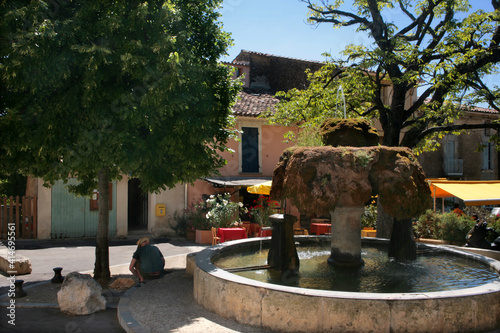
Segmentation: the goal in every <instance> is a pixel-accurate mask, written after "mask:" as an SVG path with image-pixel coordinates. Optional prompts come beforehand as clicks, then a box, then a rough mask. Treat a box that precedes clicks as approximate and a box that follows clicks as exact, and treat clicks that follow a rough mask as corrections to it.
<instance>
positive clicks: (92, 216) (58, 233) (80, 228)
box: [51, 179, 116, 238]
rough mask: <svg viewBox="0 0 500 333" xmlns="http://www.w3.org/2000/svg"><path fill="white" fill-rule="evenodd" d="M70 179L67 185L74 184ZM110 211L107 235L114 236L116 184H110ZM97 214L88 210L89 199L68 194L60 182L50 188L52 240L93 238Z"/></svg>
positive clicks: (73, 180)
mask: <svg viewBox="0 0 500 333" xmlns="http://www.w3.org/2000/svg"><path fill="white" fill-rule="evenodd" d="M76 183H77V180H76V179H71V180H70V181H69V182H68V184H76ZM111 189H112V209H111V210H110V211H109V235H110V236H114V235H116V182H113V184H112V187H111ZM97 222H98V212H97V211H95V210H90V198H88V197H79V196H75V195H74V194H72V193H70V192H69V191H68V189H67V188H66V185H65V184H63V182H62V181H58V182H56V183H55V184H54V186H52V231H51V237H52V238H68V237H70V238H75V237H95V236H96V235H97Z"/></svg>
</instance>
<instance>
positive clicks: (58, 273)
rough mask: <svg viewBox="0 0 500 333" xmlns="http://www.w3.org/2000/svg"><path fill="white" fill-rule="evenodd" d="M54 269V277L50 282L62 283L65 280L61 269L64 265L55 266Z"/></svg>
mask: <svg viewBox="0 0 500 333" xmlns="http://www.w3.org/2000/svg"><path fill="white" fill-rule="evenodd" d="M52 270H53V271H54V277H53V278H52V279H51V280H50V282H52V283H62V282H63V281H64V278H63V276H62V274H61V271H62V270H63V269H62V267H54V268H53V269H52Z"/></svg>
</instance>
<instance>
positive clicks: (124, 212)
mask: <svg viewBox="0 0 500 333" xmlns="http://www.w3.org/2000/svg"><path fill="white" fill-rule="evenodd" d="M127 205H128V177H126V176H124V177H123V178H122V180H121V181H118V182H116V236H117V237H124V236H127V233H128V209H127Z"/></svg>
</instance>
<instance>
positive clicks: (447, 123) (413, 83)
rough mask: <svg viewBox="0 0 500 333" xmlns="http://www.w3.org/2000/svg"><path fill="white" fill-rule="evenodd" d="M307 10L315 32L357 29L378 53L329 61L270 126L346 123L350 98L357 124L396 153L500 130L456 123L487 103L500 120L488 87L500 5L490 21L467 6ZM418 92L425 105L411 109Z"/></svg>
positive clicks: (361, 5)
mask: <svg viewBox="0 0 500 333" xmlns="http://www.w3.org/2000/svg"><path fill="white" fill-rule="evenodd" d="M301 1H302V2H304V3H306V4H307V6H308V8H309V10H310V17H309V22H311V23H314V24H324V23H328V24H332V25H333V26H334V27H336V28H340V29H342V28H346V27H351V26H353V27H356V28H357V31H358V32H360V33H365V34H367V36H368V38H370V40H371V42H372V43H370V44H369V45H368V43H366V44H364V45H354V44H351V45H349V46H347V47H346V48H345V50H344V51H343V53H342V56H343V57H340V58H339V59H334V58H333V57H331V56H330V58H329V61H327V63H326V64H325V66H323V68H322V69H320V70H319V71H317V72H315V73H309V74H308V75H309V81H310V85H309V87H308V89H305V90H297V89H294V90H291V91H288V92H281V93H280V96H281V97H283V101H282V102H281V103H279V104H278V106H277V108H276V112H275V113H274V114H268V116H269V117H270V119H271V121H273V122H275V123H279V124H284V125H289V124H291V123H292V122H294V123H297V122H299V123H300V124H301V126H302V127H305V128H307V127H310V126H312V127H315V126H317V125H318V124H319V123H321V122H322V121H323V120H324V119H325V118H328V117H332V116H341V115H343V107H344V102H343V101H342V97H345V105H346V111H347V116H348V117H366V118H368V119H378V120H379V121H380V124H381V127H382V129H383V132H384V138H383V144H384V145H387V146H405V147H410V148H423V147H424V146H425V145H426V144H428V143H429V142H432V140H433V139H436V138H437V137H438V135H439V134H440V133H441V134H442V133H443V132H446V131H457V130H461V129H472V128H478V127H481V128H484V127H490V128H496V129H498V128H499V125H498V124H495V123H493V124H485V125H471V124H462V125H457V124H454V120H456V119H457V118H458V117H459V116H460V114H461V113H462V112H463V111H464V110H466V109H467V108H468V107H471V106H472V105H475V104H476V103H479V102H484V103H488V104H489V106H490V107H491V108H493V109H495V110H497V111H500V90H499V87H498V85H491V84H490V85H488V84H487V83H486V80H485V77H486V76H487V75H490V74H495V73H498V69H499V62H500V47H499V42H500V1H498V0H492V1H491V11H483V10H477V11H475V12H470V9H471V6H470V4H469V3H468V1H466V0H422V1H408V0H399V1H389V0H352V1H349V5H348V4H343V3H344V1H331V3H330V2H329V1H327V0H322V1H310V0H301ZM391 13H392V14H394V13H396V14H394V15H391ZM393 17H398V22H394V21H393V20H392V18H393ZM417 88H418V94H419V96H418V97H416V98H415V100H414V102H409V101H408V100H409V99H413V97H414V96H415V95H416V94H417Z"/></svg>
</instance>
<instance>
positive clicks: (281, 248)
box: [194, 120, 500, 332]
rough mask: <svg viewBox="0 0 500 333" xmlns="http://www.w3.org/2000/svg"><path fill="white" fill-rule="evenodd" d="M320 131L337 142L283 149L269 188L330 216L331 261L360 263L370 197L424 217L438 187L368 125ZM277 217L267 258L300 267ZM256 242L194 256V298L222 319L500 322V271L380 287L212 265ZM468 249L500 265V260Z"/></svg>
mask: <svg viewBox="0 0 500 333" xmlns="http://www.w3.org/2000/svg"><path fill="white" fill-rule="evenodd" d="M322 132H323V138H324V140H325V143H326V144H330V145H331V146H325V147H307V148H306V147H304V148H294V149H289V150H286V151H285V152H284V153H283V155H282V157H281V159H280V162H279V164H278V166H277V168H276V170H275V172H274V176H273V187H272V190H271V195H272V197H273V198H274V199H283V198H289V199H291V200H292V202H293V204H294V205H295V206H297V207H298V209H299V210H300V211H301V213H303V214H316V215H326V214H330V216H331V219H332V236H331V256H330V258H329V259H328V261H329V262H330V263H331V264H333V265H335V266H337V265H338V266H354V267H359V266H361V265H362V264H363V259H362V256H361V237H360V234H361V215H362V213H363V207H364V204H365V203H366V202H368V201H369V200H370V198H371V196H372V195H375V194H378V195H379V199H380V202H381V205H382V206H383V208H384V210H385V211H386V212H387V213H389V214H390V215H392V216H394V217H395V218H397V219H403V218H408V217H415V216H418V215H419V214H421V213H422V212H424V211H425V209H427V207H429V205H430V202H431V197H430V190H429V187H428V185H427V182H426V181H425V176H424V174H423V172H422V169H421V167H420V165H419V164H418V162H417V160H416V158H415V157H414V156H413V154H412V153H411V151H410V150H408V149H405V148H397V147H381V146H376V145H375V143H376V142H377V141H378V136H377V135H376V133H374V131H373V129H372V128H371V127H370V126H368V125H367V123H365V122H359V121H357V120H356V121H349V120H330V121H327V122H325V123H324V124H323V126H322ZM333 132H336V133H337V134H336V135H333V134H331V133H333ZM346 143H350V144H351V145H350V146H347V145H346ZM354 145H356V146H358V147H353V146H354ZM333 146H336V147H333ZM359 146H370V147H359ZM311 198H313V199H311ZM275 220H276V221H275V222H274V224H275V225H279V228H278V230H279V232H275V231H278V230H275V231H273V238H274V239H271V240H267V243H271V244H270V245H269V246H270V250H269V257H268V260H269V264H270V265H271V266H273V267H275V268H276V269H278V270H281V271H282V272H287V273H289V272H292V273H293V272H296V271H297V270H298V268H299V263H298V262H297V259H296V258H297V257H296V251H295V248H294V246H295V245H294V244H295V242H294V241H290V239H291V238H290V228H291V226H292V225H293V219H290V217H288V216H284V217H283V218H281V221H279V220H280V218H275ZM275 234H276V236H275ZM303 237H304V236H303ZM305 237H308V236H305ZM309 237H311V236H309ZM300 239H301V237H296V238H295V240H296V241H300ZM252 242H256V241H255V240H252V239H247V240H242V241H237V242H233V243H231V244H222V245H220V246H217V247H212V248H209V249H207V250H204V251H203V252H202V253H200V254H199V255H198V256H197V257H196V267H195V270H194V296H195V299H196V300H197V302H198V303H200V304H202V305H203V306H204V307H206V308H207V309H210V310H212V311H214V312H216V313H217V314H219V315H221V316H223V317H230V318H234V319H236V320H238V321H240V322H243V323H246V324H249V325H254V326H261V327H266V328H270V329H273V330H278V331H287V332H304V331H307V332H325V331H329V332H390V331H395V332H400V331H404V332H456V331H467V332H469V331H470V332H481V331H486V330H491V329H495V328H498V327H500V280H499V279H497V280H495V281H494V282H493V283H488V284H486V285H483V286H479V287H475V288H468V289H463V290H453V291H446V292H427V293H416V294H413V293H406V294H405V293H387V294H376V293H356V292H336V291H324V290H311V289H303V288H295V287H287V286H283V285H273V284H269V283H263V282H258V281H255V280H250V279H246V278H243V277H239V276H236V275H234V274H231V273H230V272H227V271H224V270H222V269H219V268H217V267H216V266H215V265H213V263H212V261H213V260H214V258H215V257H217V256H218V255H219V254H220V253H227V251H235V252H238V251H240V250H241V249H242V248H245V247H248V246H250V244H251V243H252ZM257 242H258V241H257ZM415 248H416V247H415ZM446 251H450V252H453V253H455V254H457V255H458V253H457V252H459V251H452V250H446ZM460 255H462V256H467V257H468V258H471V260H478V261H483V262H485V263H486V265H489V266H490V267H492V269H493V270H495V271H496V272H500V262H498V261H495V260H490V259H486V258H484V257H481V256H476V255H471V254H462V253H460Z"/></svg>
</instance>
